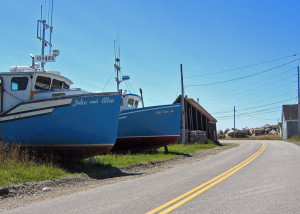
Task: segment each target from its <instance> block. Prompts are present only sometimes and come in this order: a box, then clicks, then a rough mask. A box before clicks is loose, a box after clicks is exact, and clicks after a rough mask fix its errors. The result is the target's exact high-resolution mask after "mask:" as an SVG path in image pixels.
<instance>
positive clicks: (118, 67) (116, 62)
mask: <svg viewBox="0 0 300 214" xmlns="http://www.w3.org/2000/svg"><path fill="white" fill-rule="evenodd" d="M114 50H115V64H114V67H115V71H116V73H117V77H116V81H117V91H119V89H120V82H122V80H120V79H119V72H120V70H121V67H120V48H119V57H117V54H116V40H114Z"/></svg>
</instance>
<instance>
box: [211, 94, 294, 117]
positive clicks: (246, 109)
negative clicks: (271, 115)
mask: <svg viewBox="0 0 300 214" xmlns="http://www.w3.org/2000/svg"><path fill="white" fill-rule="evenodd" d="M295 98H297V97H293V98H289V99H286V100H281V101H277V102H273V103H268V104H265V105H260V106H255V107H250V108H243V109H240V110H239V111H245V110H249V109H255V108H260V107H264V106H269V105H273V104H278V103H282V102H286V101H290V100H294V99H295ZM226 112H232V110H226V111H219V112H213V113H212V114H219V113H226Z"/></svg>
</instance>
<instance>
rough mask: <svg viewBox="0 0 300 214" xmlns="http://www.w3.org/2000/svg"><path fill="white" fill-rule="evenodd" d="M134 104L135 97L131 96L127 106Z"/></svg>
mask: <svg viewBox="0 0 300 214" xmlns="http://www.w3.org/2000/svg"><path fill="white" fill-rule="evenodd" d="M133 104H134V99H132V98H129V99H128V101H127V107H131V108H132V107H133Z"/></svg>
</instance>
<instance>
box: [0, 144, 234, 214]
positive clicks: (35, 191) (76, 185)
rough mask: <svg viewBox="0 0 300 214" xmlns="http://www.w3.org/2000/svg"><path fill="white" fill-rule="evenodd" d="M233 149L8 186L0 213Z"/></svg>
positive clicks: (0, 202) (2, 195)
mask: <svg viewBox="0 0 300 214" xmlns="http://www.w3.org/2000/svg"><path fill="white" fill-rule="evenodd" d="M236 146H238V144H233V143H230V144H228V145H226V146H219V147H215V148H212V149H207V150H200V151H198V152H196V153H194V154H192V155H185V156H179V157H176V158H173V159H170V160H166V161H160V162H150V163H143V164H138V165H133V166H128V167H122V168H111V169H106V170H101V171H100V172H97V173H94V174H93V175H89V176H88V175H86V174H80V175H76V176H72V177H69V178H62V179H53V180H47V181H39V182H28V183H24V184H15V185H10V186H8V187H6V188H0V212H1V211H3V210H8V209H12V208H15V207H19V206H24V205H26V204H28V203H33V202H37V201H42V200H46V199H50V198H55V197H59V196H62V195H67V194H72V193H75V192H79V191H84V190H87V189H90V188H95V187H98V186H103V185H108V184H112V183H116V182H120V181H124V180H127V179H132V178H135V177H140V176H146V175H150V174H154V173H157V172H160V171H163V170H167V169H169V168H172V167H174V166H175V165H183V164H189V163H192V162H194V161H200V160H203V159H205V158H207V157H209V156H212V155H216V154H218V153H220V152H222V151H225V150H227V149H230V148H233V147H236Z"/></svg>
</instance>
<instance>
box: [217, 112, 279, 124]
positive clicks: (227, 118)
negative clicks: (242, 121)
mask: <svg viewBox="0 0 300 214" xmlns="http://www.w3.org/2000/svg"><path fill="white" fill-rule="evenodd" d="M274 112H281V109H280V110H273V111H266V112H259V113H254V114H253V115H259V114H268V113H274ZM253 115H237V116H238V117H251V116H252V117H253ZM232 118H233V115H232V116H227V117H224V118H223V117H222V118H218V117H217V120H218V121H219V120H229V119H230V120H232Z"/></svg>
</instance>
